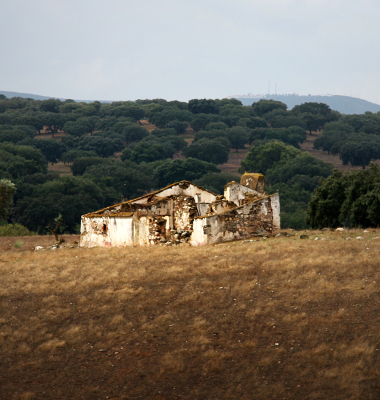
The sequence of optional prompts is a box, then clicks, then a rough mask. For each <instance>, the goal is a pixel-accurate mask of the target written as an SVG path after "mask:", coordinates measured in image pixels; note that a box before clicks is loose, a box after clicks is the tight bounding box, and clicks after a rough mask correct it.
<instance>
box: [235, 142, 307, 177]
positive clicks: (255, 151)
mask: <svg viewBox="0 0 380 400" xmlns="http://www.w3.org/2000/svg"><path fill="white" fill-rule="evenodd" d="M299 154H301V151H300V150H298V149H296V148H295V147H293V146H289V145H286V144H284V143H283V142H279V141H275V140H274V141H271V142H268V143H266V144H263V145H260V146H251V148H250V149H249V151H248V153H247V155H246V157H245V159H244V160H243V161H242V162H241V167H240V168H239V173H241V174H242V173H244V172H259V173H262V174H264V175H265V174H266V173H267V171H268V170H269V169H270V168H273V167H275V166H277V165H283V164H285V163H286V161H288V160H290V159H293V158H295V157H297V155H299Z"/></svg>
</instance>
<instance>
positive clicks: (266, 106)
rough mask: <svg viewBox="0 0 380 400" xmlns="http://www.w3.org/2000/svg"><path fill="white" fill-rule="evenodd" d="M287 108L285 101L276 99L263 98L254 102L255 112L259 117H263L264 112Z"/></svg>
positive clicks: (253, 108)
mask: <svg viewBox="0 0 380 400" xmlns="http://www.w3.org/2000/svg"><path fill="white" fill-rule="evenodd" d="M287 108H288V106H287V105H286V104H285V103H282V102H281V101H275V100H264V99H261V100H259V101H257V102H255V103H253V104H252V110H253V113H254V115H256V116H258V117H262V116H263V115H264V114H266V113H268V112H270V111H273V110H275V109H282V110H286V109H287Z"/></svg>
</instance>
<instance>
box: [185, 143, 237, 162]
mask: <svg viewBox="0 0 380 400" xmlns="http://www.w3.org/2000/svg"><path fill="white" fill-rule="evenodd" d="M182 152H183V154H184V155H185V156H186V157H192V158H197V159H199V160H203V161H207V162H212V163H214V164H223V163H226V162H227V161H228V156H229V148H228V147H226V146H225V145H224V144H223V142H221V141H219V140H217V139H214V140H210V139H205V138H204V139H200V140H197V141H196V142H193V143H192V144H191V145H190V146H188V147H186V148H185V149H184V150H183V151H182Z"/></svg>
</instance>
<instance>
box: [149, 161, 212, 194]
mask: <svg viewBox="0 0 380 400" xmlns="http://www.w3.org/2000/svg"><path fill="white" fill-rule="evenodd" d="M209 172H220V169H219V168H218V167H217V166H216V165H215V164H212V163H208V162H205V161H201V160H197V159H195V158H186V160H181V159H177V160H173V161H171V160H167V161H165V162H163V163H162V164H161V165H160V166H158V167H157V168H156V169H155V171H154V174H153V179H154V182H155V184H156V187H164V186H167V185H169V184H170V183H175V182H179V181H182V180H188V181H193V180H195V179H198V178H201V177H202V176H204V175H206V174H207V173H209Z"/></svg>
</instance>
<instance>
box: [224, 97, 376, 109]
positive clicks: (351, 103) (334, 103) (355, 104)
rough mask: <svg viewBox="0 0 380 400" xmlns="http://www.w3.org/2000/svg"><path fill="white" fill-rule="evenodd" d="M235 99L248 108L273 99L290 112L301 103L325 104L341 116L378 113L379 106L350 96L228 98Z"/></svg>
mask: <svg viewBox="0 0 380 400" xmlns="http://www.w3.org/2000/svg"><path fill="white" fill-rule="evenodd" d="M230 97H233V98H235V99H238V100H240V101H241V102H242V103H243V105H245V106H250V105H252V104H253V103H254V102H256V101H259V100H260V99H268V100H269V99H273V100H276V101H281V102H283V103H285V104H286V105H287V106H288V110H291V109H292V108H293V107H294V106H297V105H300V104H302V103H309V102H315V103H325V104H327V105H328V106H330V108H331V109H332V110H336V111H339V112H340V113H342V114H364V113H365V112H366V111H371V112H374V113H376V112H378V111H380V105H379V104H375V103H371V102H370V101H367V100H363V99H359V98H357V97H350V96H338V95H335V96H313V95H308V96H298V95H296V94H283V95H280V94H278V95H274V94H270V95H269V94H267V95H265V96H262V97H258V96H257V97H249V96H230Z"/></svg>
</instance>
